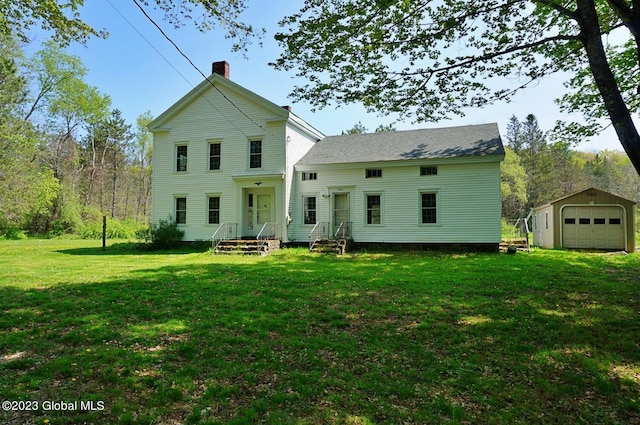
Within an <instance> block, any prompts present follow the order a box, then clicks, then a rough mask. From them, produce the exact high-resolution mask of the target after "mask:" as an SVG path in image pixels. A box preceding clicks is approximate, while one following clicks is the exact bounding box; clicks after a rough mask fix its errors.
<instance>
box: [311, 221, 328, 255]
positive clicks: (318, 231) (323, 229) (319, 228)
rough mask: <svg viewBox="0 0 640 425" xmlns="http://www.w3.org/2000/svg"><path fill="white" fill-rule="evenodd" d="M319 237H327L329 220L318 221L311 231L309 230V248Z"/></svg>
mask: <svg viewBox="0 0 640 425" xmlns="http://www.w3.org/2000/svg"><path fill="white" fill-rule="evenodd" d="M321 239H329V222H327V221H318V222H317V223H316V225H315V226H313V229H312V230H311V232H309V250H311V249H313V245H314V244H315V243H316V242H318V241H319V240H321Z"/></svg>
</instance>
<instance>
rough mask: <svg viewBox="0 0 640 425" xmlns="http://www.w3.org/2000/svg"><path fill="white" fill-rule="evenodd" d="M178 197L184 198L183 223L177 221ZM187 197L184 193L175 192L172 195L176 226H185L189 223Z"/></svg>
mask: <svg viewBox="0 0 640 425" xmlns="http://www.w3.org/2000/svg"><path fill="white" fill-rule="evenodd" d="M178 198H184V200H185V210H184V223H178V205H177V203H178ZM188 214H189V197H188V196H187V195H186V194H182V193H181V194H176V195H173V219H174V220H175V221H176V224H177V225H178V226H186V225H187V223H189V216H188Z"/></svg>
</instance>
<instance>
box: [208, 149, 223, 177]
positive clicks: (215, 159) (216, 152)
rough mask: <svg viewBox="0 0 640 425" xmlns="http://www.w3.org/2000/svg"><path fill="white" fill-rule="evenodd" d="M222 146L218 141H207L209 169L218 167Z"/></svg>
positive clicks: (213, 169) (212, 169) (217, 168)
mask: <svg viewBox="0 0 640 425" xmlns="http://www.w3.org/2000/svg"><path fill="white" fill-rule="evenodd" d="M221 160H222V147H221V145H220V142H214V143H209V171H215V170H219V169H220V164H221Z"/></svg>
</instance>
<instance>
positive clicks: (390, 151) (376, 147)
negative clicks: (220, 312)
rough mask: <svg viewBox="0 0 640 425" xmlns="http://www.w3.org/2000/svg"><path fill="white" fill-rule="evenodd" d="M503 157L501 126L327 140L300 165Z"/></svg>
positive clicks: (426, 130)
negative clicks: (499, 127)
mask: <svg viewBox="0 0 640 425" xmlns="http://www.w3.org/2000/svg"><path fill="white" fill-rule="evenodd" d="M490 155H495V156H500V157H502V156H504V147H503V146H502V141H501V139H500V132H499V131H498V125H497V124H496V123H492V124H481V125H468V126H462V127H444V128H434V129H422V130H408V131H389V132H382V133H371V134H353V135H341V136H331V137H327V138H325V139H323V140H321V141H319V142H318V143H316V144H315V146H313V148H311V150H310V151H309V152H307V154H306V155H305V156H304V157H302V159H300V161H298V163H297V164H298V165H324V164H340V163H354V162H377V161H403V160H412V159H436V158H456V157H480V156H490Z"/></svg>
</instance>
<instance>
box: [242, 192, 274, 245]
mask: <svg viewBox="0 0 640 425" xmlns="http://www.w3.org/2000/svg"><path fill="white" fill-rule="evenodd" d="M273 195H274V194H273V189H270V188H267V189H251V190H247V191H245V196H244V198H245V199H244V211H245V219H244V220H245V222H244V230H243V236H247V237H256V236H258V233H260V229H262V226H263V225H264V224H265V223H268V222H270V221H273V215H274V213H273V198H274V196H273Z"/></svg>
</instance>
